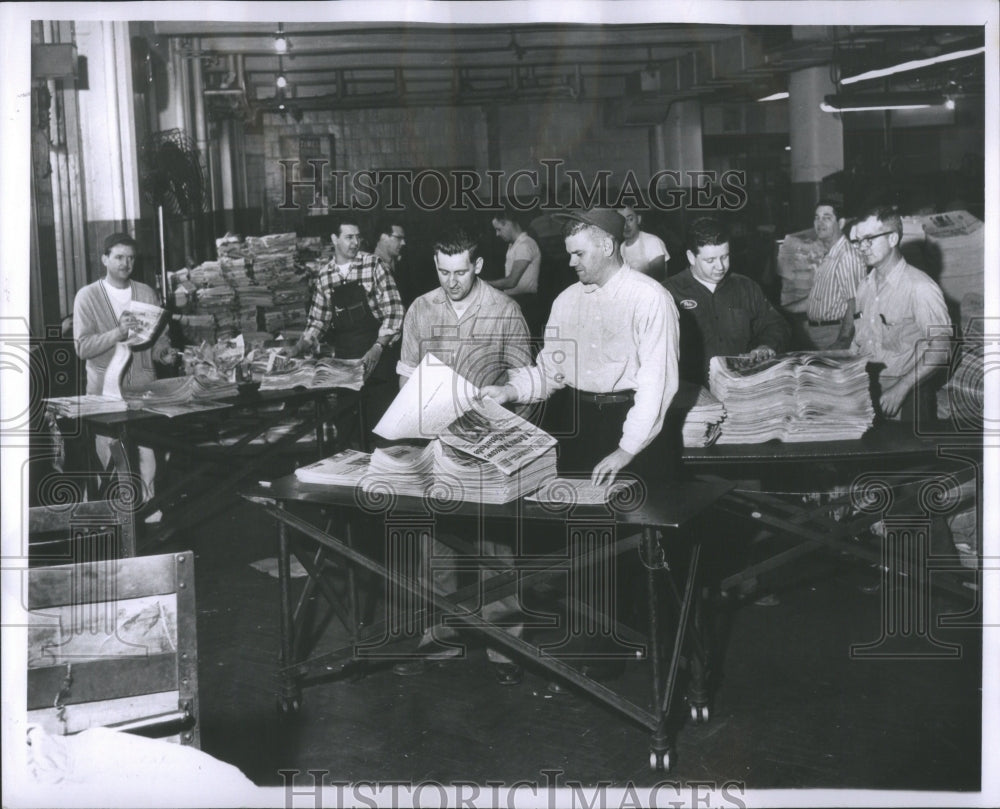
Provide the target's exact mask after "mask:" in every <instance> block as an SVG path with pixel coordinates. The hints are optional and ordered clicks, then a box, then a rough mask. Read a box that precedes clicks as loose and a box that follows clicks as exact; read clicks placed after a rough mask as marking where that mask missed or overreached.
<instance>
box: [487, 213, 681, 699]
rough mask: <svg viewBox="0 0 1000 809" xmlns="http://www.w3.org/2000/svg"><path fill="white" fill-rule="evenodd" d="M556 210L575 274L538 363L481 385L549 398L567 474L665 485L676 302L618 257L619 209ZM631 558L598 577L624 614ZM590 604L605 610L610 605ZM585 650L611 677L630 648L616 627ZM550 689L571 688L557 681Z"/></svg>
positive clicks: (491, 392) (507, 394) (672, 459)
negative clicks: (501, 381)
mask: <svg viewBox="0 0 1000 809" xmlns="http://www.w3.org/2000/svg"><path fill="white" fill-rule="evenodd" d="M559 218H561V219H564V220H565V225H564V227H563V236H564V237H565V242H566V252H568V253H569V265H570V267H571V268H572V269H573V270H574V271H575V272H576V274H577V277H578V278H579V281H578V282H577V283H575V284H573V285H571V286H570V287H569V288H567V289H566V290H564V291H563V292H562V293H561V294H560V295H559V297H558V298H556V300H555V302H554V303H553V304H552V312H551V314H550V315H549V320H548V324H547V325H546V327H545V343H544V345H543V346H542V350H541V351H540V352H539V353H538V358H537V359H536V361H535V365H533V366H530V367H527V368H520V369H513V370H511V371H510V372H509V373H508V382H507V384H506V385H504V386H502V387H501V386H488V387H484V388H482V393H483V395H484V396H490V397H492V398H494V399H496V400H497V401H499V402H501V403H504V402H534V401H541V400H544V399H549V398H550V397H552V399H551V401H550V402H549V404H548V405H547V410H548V411H549V412H548V413H547V414H546V415H547V419H546V421H550V422H551V423H547V424H546V426H547V427H548V428H549V429H550V431H551V432H552V433H553V434H554V435H555V436H556V437H557V438H558V439H559V459H558V470H559V474H560V475H561V476H564V477H576V476H580V475H581V474H583V475H587V476H589V478H590V481H591V483H594V484H596V485H606V484H610V483H612V482H613V481H614V480H615V478H616V476H617V475H618V473H619V472H621V471H622V469H624V468H625V467H626V466H628V467H629V472H631V473H634V474H636V475H637V476H638V477H640V478H641V479H643V481H644V482H645V484H646V487H647V489H650V488H652V487H653V486H655V485H657V484H660V485H662V483H663V481H664V480H669V477H670V475H671V473H672V472H673V471H674V470H675V469H676V466H675V464H676V463H677V461H678V460H679V454H678V453H677V452H675V451H674V450H673V449H672V448H670V447H669V446H667V443H668V441H669V436H664V438H665V439H667V440H665V441H664V442H663V443H662V445H661V444H660V442H657V443H656V444H653V442H654V439H656V438H657V436H658V435H660V432H661V430H662V428H663V419H664V416H665V415H666V412H667V407H668V406H669V405H670V400H671V399H672V398H673V396H674V393H675V392H676V391H677V360H678V358H677V346H678V320H677V309H676V307H675V305H674V302H673V299H672V298H671V297H670V295H669V294H668V293H667V291H666V290H665V289H664V288H663V286H662V285H661V284H659V283H657V282H656V281H655V280H653V279H652V278H650V277H649V276H647V275H643V274H642V273H639V272H637V271H635V270H633V269H632V268H631V267H629V266H628V265H627V264H624V263H623V262H622V257H621V252H620V246H621V241H622V232H623V230H624V227H625V220H624V218H623V217H622V216H621V214H619V213H618V212H617V211H614V210H610V209H606V208H593V209H590V210H586V211H573V212H569V213H565V214H562V215H561V216H560V217H559ZM553 424H554V425H555V429H553ZM651 445H652V446H651ZM636 456H639V457H638V458H637V457H636ZM542 541H544V539H543V540H542ZM635 564H636V562H635V560H634V559H630V558H628V557H623V558H622V559H621V560H616V561H613V562H612V563H611V566H610V567H609V569H608V570H609V572H608V579H607V581H605V582H603V583H602V588H603V587H604V586H609V585H610V586H612V587H614V588H615V596H614V597H613V599H612V601H611V604H608V605H606V606H612V607H613V609H615V611H616V612H617V614H618V615H620V616H621V617H622V618H623V619H628V618H630V617H631V614H632V613H634V611H635V610H636V604H635V600H634V596H635V593H636V589H635V588H634V587H633V586H631V583H632V582H634V581H635V577H636V576H638V575H639V574H638V572H637V571H636V570H635ZM619 565H624V566H625V567H624V568H622V567H620V566H619ZM630 565H631V567H629V566H630ZM594 606H595V608H597V609H598V610H599V611H600V612H601V613H603V612H604V610H605V609H606V606H604V607H602V606H600V604H598V603H595V605H594ZM623 613H624V614H623ZM584 634H590V633H589V632H585V633H584ZM581 638H582V636H581ZM577 640H578V639H572V640H568V643H567V645H566V646H565V647H564V648H565V650H566V651H567V652H569V651H570V650H571V649H579V647H577V642H576V641H577ZM584 648H585V651H583V650H574V651H572V654H573V655H574V656H576V657H577V659H580V658H581V655H585V656H586V662H584V663H583V666H582V668H581V671H582V672H583V674H584V675H586V676H589V677H593V678H596V679H599V680H606V679H611V678H613V677H616V676H618V675H620V674H621V673H622V671H623V669H624V665H623V659H624V657H623V656H624V655H627V654H629V647H628V646H627V644H623V643H622V641H621V639H620V638H618V637H617V635H616V633H614V632H612V633H611V634H610V635H609V634H605V633H603V632H598V637H596V638H590V639H589V640H585V641H584ZM631 653H632V654H634V652H631ZM548 687H549V690H550V691H554V692H557V693H558V692H560V691H563V690H565V687H564V686H561V685H559V684H558V683H555V682H550V683H549V686H548Z"/></svg>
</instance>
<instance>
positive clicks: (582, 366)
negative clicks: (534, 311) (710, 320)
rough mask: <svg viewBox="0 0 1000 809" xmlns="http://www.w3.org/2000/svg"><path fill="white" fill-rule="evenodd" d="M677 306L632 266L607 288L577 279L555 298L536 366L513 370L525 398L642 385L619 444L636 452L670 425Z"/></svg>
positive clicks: (520, 395)
mask: <svg viewBox="0 0 1000 809" xmlns="http://www.w3.org/2000/svg"><path fill="white" fill-rule="evenodd" d="M677 340H678V325H677V309H676V307H675V306H674V303H673V301H672V300H671V299H670V296H669V295H667V294H666V291H665V290H664V289H663V287H662V286H661V285H660V284H658V283H657V282H656V281H654V280H653V279H652V278H649V277H648V276H645V275H643V274H642V273H638V272H636V271H635V270H633V269H631V268H630V267H628V266H623V267H622V268H621V269H620V270H618V271H617V272H615V274H614V275H612V276H611V278H610V279H608V281H607V282H606V283H605V284H604V286H597V285H596V284H584V283H581V282H577V283H575V284H573V285H572V286H571V287H569V288H568V289H566V290H564V291H563V292H562V293H561V294H560V295H559V297H558V298H556V300H555V302H554V303H553V304H552V312H551V314H550V315H549V322H548V325H547V326H546V327H545V345H544V346H543V347H542V350H541V351H540V352H539V354H538V359H537V361H536V364H535V365H534V366H532V367H531V368H527V369H521V370H518V371H516V372H514V373H512V374H511V375H510V384H511V385H512V386H513V387H514V389H515V390H516V391H517V400H518V401H519V402H529V401H541V400H542V399H546V398H548V397H549V396H550V395H551V394H552V393H554V392H555V391H556V390H558V389H560V388H562V387H565V386H570V387H573V388H576V389H578V390H582V391H588V392H591V393H613V392H616V391H628V390H634V391H635V401H634V403H633V405H632V407H631V408H630V409H629V412H628V415H627V416H626V417H625V423H624V425H623V426H622V437H621V441H620V442H619V444H618V446H619V447H620V448H621V449H623V450H625V451H626V452H629V453H631V454H633V455H636V454H638V453H639V452H640V451H641V450H642V449H643V448H645V447H646V446H647V445H648V444H649V442H650V441H652V440H653V439H654V438H655V437H656V436H657V434H658V433H659V432H660V430H661V429H662V427H663V416H664V414H665V413H666V412H667V407H668V406H669V405H670V400H671V399H672V398H673V396H674V393H675V392H676V391H677Z"/></svg>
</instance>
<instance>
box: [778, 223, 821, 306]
mask: <svg viewBox="0 0 1000 809" xmlns="http://www.w3.org/2000/svg"><path fill="white" fill-rule="evenodd" d="M824 255H826V250H825V249H824V247H823V244H822V242H820V240H819V237H818V236H817V235H816V231H814V230H813V229H812V228H810V229H809V230H802V231H799V232H798V233H789V234H788V235H787V236H785V238H784V240H783V241H782V243H781V246H780V247H779V248H778V273H779V274H780V275H781V307H782V308H783V309H784V310H785V311H787V312H804V311H805V310H806V303H807V300H806V299H807V298H808V297H809V291H810V290H811V289H812V285H813V274H814V273H815V272H816V266H817V265H818V264H819V263H820V262H821V261H822V260H823V256H824Z"/></svg>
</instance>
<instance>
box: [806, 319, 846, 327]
mask: <svg viewBox="0 0 1000 809" xmlns="http://www.w3.org/2000/svg"><path fill="white" fill-rule="evenodd" d="M809 325H810V326H839V325H840V321H839V320H810V321H809Z"/></svg>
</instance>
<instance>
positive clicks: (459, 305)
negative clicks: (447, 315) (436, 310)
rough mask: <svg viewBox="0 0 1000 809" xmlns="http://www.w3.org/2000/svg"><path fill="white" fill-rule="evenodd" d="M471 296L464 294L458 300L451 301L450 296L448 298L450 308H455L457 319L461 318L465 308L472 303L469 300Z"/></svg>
mask: <svg viewBox="0 0 1000 809" xmlns="http://www.w3.org/2000/svg"><path fill="white" fill-rule="evenodd" d="M471 297H472V296H471V295H466V296H465V297H464V298H462V300H460V301H453V300H452V299H451V298H449V299H448V302H449V303H450V304H451V308H452V309H454V310H455V317H457V318H458V319H459V320H461V319H462V315H464V314H465V312H466V310H467V309H468V308H469V307H470V306H471V305H472V301H470V300H469V298H471Z"/></svg>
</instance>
